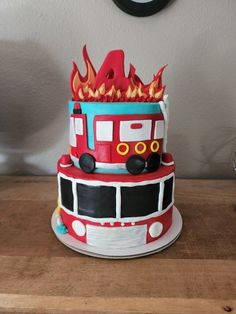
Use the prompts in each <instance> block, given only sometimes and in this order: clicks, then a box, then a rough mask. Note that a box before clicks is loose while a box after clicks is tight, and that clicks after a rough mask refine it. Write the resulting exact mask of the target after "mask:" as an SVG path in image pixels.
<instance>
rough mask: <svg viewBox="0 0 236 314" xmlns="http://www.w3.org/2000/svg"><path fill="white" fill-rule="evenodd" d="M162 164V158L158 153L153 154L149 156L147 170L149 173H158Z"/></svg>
mask: <svg viewBox="0 0 236 314" xmlns="http://www.w3.org/2000/svg"><path fill="white" fill-rule="evenodd" d="M160 164H161V156H160V155H159V154H158V153H153V154H151V155H149V156H148V159H147V170H148V171H149V172H153V171H156V170H157V169H158V168H159V167H160Z"/></svg>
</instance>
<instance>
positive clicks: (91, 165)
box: [79, 154, 96, 173]
mask: <svg viewBox="0 0 236 314" xmlns="http://www.w3.org/2000/svg"><path fill="white" fill-rule="evenodd" d="M95 164H96V161H95V158H94V157H93V156H92V155H90V154H83V155H81V156H80V159H79V165H80V168H81V169H82V170H83V171H84V172H86V173H92V172H94V170H95Z"/></svg>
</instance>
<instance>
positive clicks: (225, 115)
mask: <svg viewBox="0 0 236 314" xmlns="http://www.w3.org/2000/svg"><path fill="white" fill-rule="evenodd" d="M202 42H204V38H199V42H197V41H195V42H194V45H193V46H189V47H188V48H189V50H188V51H184V52H183V53H182V56H183V60H180V61H179V63H178V65H179V68H178V71H177V73H175V75H176V77H175V82H177V83H175V84H179V86H176V88H175V95H174V97H175V98H174V99H178V104H176V103H175V108H176V109H175V110H176V112H177V111H178V112H177V113H179V112H181V115H180V114H177V115H176V116H175V118H174V119H175V123H176V125H177V126H178V127H177V128H176V130H177V131H176V132H175V134H173V133H170V134H169V136H168V139H169V140H170V141H169V142H170V145H169V147H171V148H172V151H173V153H174V157H175V158H176V163H177V176H179V177H182V178H212V179H213V178H219V179H224V178H235V173H234V172H233V167H232V157H233V152H234V151H236V128H235V127H234V126H235V120H234V119H235V118H234V116H235V113H234V112H233V105H232V102H233V100H232V90H231V89H230V86H229V84H230V82H229V81H228V80H227V79H226V78H227V73H229V72H230V71H232V68H231V69H230V67H231V63H230V62H228V63H227V62H225V63H223V62H222V60H225V59H226V58H227V52H223V53H224V54H223V53H222V55H220V52H219V50H217V49H216V51H214V48H212V47H210V48H209V47H208V46H207V45H205V46H204V45H202V46H201V44H202ZM192 51H199V56H198V57H197V58H195V59H193V58H192V55H193V54H192V53H191V52H192ZM217 52H218V53H217ZM216 65H217V66H216ZM173 101H174V100H173ZM172 114H173V110H171V115H172ZM177 119H178V121H177Z"/></svg>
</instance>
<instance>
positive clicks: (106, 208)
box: [77, 183, 116, 218]
mask: <svg viewBox="0 0 236 314" xmlns="http://www.w3.org/2000/svg"><path fill="white" fill-rule="evenodd" d="M77 196H78V214H79V215H84V216H89V217H94V218H107V217H114V218H115V217H116V188H114V187H110V186H88V185H85V184H80V183H78V184H77Z"/></svg>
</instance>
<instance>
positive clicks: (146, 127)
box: [120, 120, 152, 142]
mask: <svg viewBox="0 0 236 314" xmlns="http://www.w3.org/2000/svg"><path fill="white" fill-rule="evenodd" d="M132 124H142V128H140V129H132V128H131V125H132ZM151 131H152V120H129V121H121V122H120V141H121V142H135V141H146V140H150V139H151Z"/></svg>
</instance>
